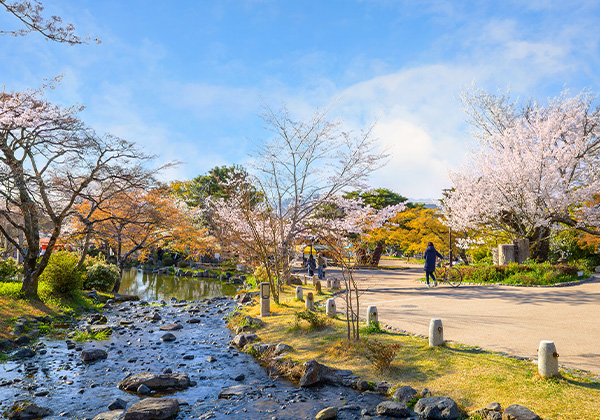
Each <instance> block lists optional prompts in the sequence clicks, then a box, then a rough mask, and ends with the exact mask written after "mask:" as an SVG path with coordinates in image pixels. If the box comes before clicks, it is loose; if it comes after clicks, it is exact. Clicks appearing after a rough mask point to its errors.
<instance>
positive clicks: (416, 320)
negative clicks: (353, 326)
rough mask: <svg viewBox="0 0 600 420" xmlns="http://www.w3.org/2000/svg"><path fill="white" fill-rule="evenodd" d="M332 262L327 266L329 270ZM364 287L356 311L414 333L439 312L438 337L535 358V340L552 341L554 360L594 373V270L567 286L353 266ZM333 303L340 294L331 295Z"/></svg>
mask: <svg viewBox="0 0 600 420" xmlns="http://www.w3.org/2000/svg"><path fill="white" fill-rule="evenodd" d="M335 271H336V270H335V269H328V273H327V274H328V275H329V276H335V275H336V273H335ZM358 274H359V276H360V278H361V279H363V280H364V281H363V282H361V285H362V286H361V287H362V288H363V289H364V293H363V295H362V297H361V306H362V308H361V317H365V316H366V310H367V306H369V305H376V306H377V310H378V312H379V320H380V321H381V322H383V323H385V324H388V325H391V326H394V327H397V328H401V329H403V330H406V331H409V332H412V333H416V334H424V335H428V334H429V321H430V320H431V318H441V319H442V322H443V325H444V338H445V339H446V340H451V341H456V342H460V343H464V344H468V345H472V346H479V347H481V348H483V349H486V350H492V351H499V352H506V353H508V354H511V355H515V356H523V357H530V358H537V348H538V346H539V343H540V341H541V340H551V341H554V342H555V344H556V348H557V352H558V353H559V355H560V357H559V363H560V364H562V365H566V366H569V367H574V368H579V369H584V370H588V371H590V372H592V373H594V374H596V375H600V278H599V277H598V276H597V275H596V277H595V279H594V280H592V281H590V282H587V283H584V284H581V285H576V286H568V287H551V288H538V287H509V286H465V285H462V286H461V287H459V288H456V289H455V288H452V287H449V286H448V285H440V286H438V287H437V288H432V289H427V288H425V286H424V284H423V283H417V282H415V279H418V278H420V277H423V276H424V272H423V268H422V267H421V266H418V267H411V268H409V269H406V270H402V271H397V270H396V271H390V270H361V271H358ZM339 303H341V302H339Z"/></svg>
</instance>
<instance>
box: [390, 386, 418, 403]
mask: <svg viewBox="0 0 600 420" xmlns="http://www.w3.org/2000/svg"><path fill="white" fill-rule="evenodd" d="M416 396H417V391H416V390H415V389H414V388H413V387H412V386H401V387H400V388H398V389H397V390H396V391H395V392H394V396H393V398H394V400H395V401H398V402H401V403H404V404H406V403H407V402H409V401H410V400H412V399H413V398H415V397H416Z"/></svg>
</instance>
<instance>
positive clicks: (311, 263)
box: [306, 254, 317, 277]
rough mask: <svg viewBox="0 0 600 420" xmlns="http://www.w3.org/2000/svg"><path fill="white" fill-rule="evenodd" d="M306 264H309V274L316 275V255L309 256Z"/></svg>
mask: <svg viewBox="0 0 600 420" xmlns="http://www.w3.org/2000/svg"><path fill="white" fill-rule="evenodd" d="M306 265H307V266H308V275H309V276H311V277H312V276H314V275H315V270H316V269H317V263H316V262H315V257H313V255H312V254H310V256H309V257H308V262H307V263H306Z"/></svg>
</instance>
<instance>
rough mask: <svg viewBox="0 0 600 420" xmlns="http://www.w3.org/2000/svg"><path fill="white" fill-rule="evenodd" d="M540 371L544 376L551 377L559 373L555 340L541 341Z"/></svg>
mask: <svg viewBox="0 0 600 420" xmlns="http://www.w3.org/2000/svg"><path fill="white" fill-rule="evenodd" d="M538 372H539V374H540V376H541V377H542V378H551V377H552V376H557V375H558V353H557V352H556V346H555V345H554V341H540V347H539V349H538Z"/></svg>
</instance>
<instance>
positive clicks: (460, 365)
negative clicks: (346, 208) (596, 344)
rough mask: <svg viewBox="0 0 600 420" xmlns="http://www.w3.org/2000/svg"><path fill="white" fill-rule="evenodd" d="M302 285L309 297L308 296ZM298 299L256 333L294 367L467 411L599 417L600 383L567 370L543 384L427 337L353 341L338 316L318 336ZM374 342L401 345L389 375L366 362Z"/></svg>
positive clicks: (508, 363)
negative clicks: (416, 393)
mask: <svg viewBox="0 0 600 420" xmlns="http://www.w3.org/2000/svg"><path fill="white" fill-rule="evenodd" d="M304 287H305V293H306V292H307V291H309V290H311V288H310V287H309V286H304ZM324 292H325V294H324V295H322V296H317V298H318V300H319V301H320V302H323V301H324V300H326V299H327V298H328V297H330V293H328V291H327V290H325V289H324ZM293 294H294V290H293V289H290V288H287V289H285V290H284V291H283V292H282V294H281V301H282V302H283V303H282V305H276V304H274V303H273V302H271V310H272V315H273V316H270V317H264V318H261V319H262V320H263V321H264V322H265V325H264V326H263V327H261V328H260V329H259V330H258V331H257V334H258V335H259V336H260V339H261V340H262V342H264V343H278V342H284V343H286V344H289V345H291V346H292V347H293V348H294V350H295V351H294V352H293V353H292V355H293V358H294V360H295V361H296V362H299V363H303V362H305V361H307V360H310V359H316V360H318V361H319V362H320V363H324V364H326V365H329V366H335V367H336V368H339V369H350V370H352V371H353V372H354V373H356V374H357V375H359V376H361V377H362V378H363V379H365V380H367V381H387V382H389V383H392V384H397V385H398V386H401V385H410V386H412V387H414V388H416V389H418V390H421V389H423V388H428V389H429V390H431V391H432V393H433V394H434V395H436V396H447V397H450V398H452V399H454V400H455V401H456V402H457V403H458V404H459V405H460V406H461V407H462V408H463V409H465V410H466V411H471V410H475V409H478V408H482V407H485V406H486V405H487V404H488V403H490V402H493V401H497V402H499V403H500V404H502V406H503V407H507V406H509V405H511V404H521V405H524V406H526V407H528V408H529V409H531V410H533V411H534V412H536V413H537V414H538V415H540V416H541V417H542V418H552V419H554V420H561V419H563V420H567V419H569V420H572V419H582V420H583V419H585V420H588V419H597V418H600V417H598V409H599V408H600V403H599V402H598V396H599V395H600V393H599V391H600V383H597V382H593V381H591V380H589V379H585V378H580V377H576V376H574V375H571V374H569V373H566V372H561V374H562V376H561V377H559V378H553V379H550V380H544V379H542V378H540V377H539V376H538V374H537V366H536V365H534V364H533V363H531V362H527V361H522V360H516V359H511V358H507V357H504V356H501V355H499V354H495V353H490V352H485V351H480V350H479V349H477V348H475V347H469V346H464V345H460V344H458V343H447V345H445V346H442V347H434V348H430V347H429V344H428V340H427V339H422V338H418V337H415V336H411V335H405V334H400V333H395V332H391V331H386V330H383V331H381V332H377V331H376V330H375V329H374V328H373V329H371V330H365V331H367V332H368V334H363V335H362V337H363V339H362V340H361V341H359V342H355V341H348V340H347V338H346V337H347V332H346V323H345V321H344V314H340V313H338V316H337V318H336V319H333V320H331V324H330V325H329V326H327V327H326V328H323V329H320V330H311V329H309V328H306V326H305V327H302V326H301V327H295V324H296V322H295V320H296V318H297V317H296V313H297V312H299V311H301V310H303V309H304V304H303V302H300V301H297V300H296V299H294V297H293ZM246 311H247V314H250V315H252V316H258V315H259V312H260V307H259V305H254V306H249V307H247V309H246ZM319 311H323V309H319ZM370 339H376V340H379V341H380V342H382V343H388V344H393V343H397V344H400V349H399V352H398V356H397V357H396V358H395V359H394V361H393V362H392V363H391V365H390V367H389V369H387V370H385V371H384V372H377V371H376V370H375V369H374V368H373V367H372V364H371V363H370V362H369V361H368V360H367V357H366V355H367V352H366V346H365V341H363V340H370Z"/></svg>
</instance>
